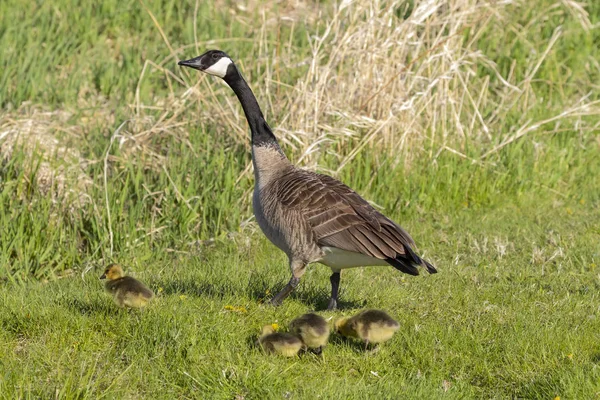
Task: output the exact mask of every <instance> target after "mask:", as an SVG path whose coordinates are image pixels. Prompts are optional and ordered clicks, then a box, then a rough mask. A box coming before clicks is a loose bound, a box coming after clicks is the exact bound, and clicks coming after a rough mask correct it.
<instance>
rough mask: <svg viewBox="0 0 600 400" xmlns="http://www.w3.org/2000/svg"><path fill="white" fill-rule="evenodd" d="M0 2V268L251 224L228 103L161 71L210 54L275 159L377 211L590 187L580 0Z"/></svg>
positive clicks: (591, 132) (591, 123)
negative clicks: (240, 93) (2, 52)
mask: <svg viewBox="0 0 600 400" xmlns="http://www.w3.org/2000/svg"><path fill="white" fill-rule="evenodd" d="M0 11H1V12H0V15H1V16H0V18H1V19H2V20H1V23H0V26H2V27H4V28H3V29H4V30H3V32H4V35H2V36H0V46H1V47H2V48H4V49H6V51H7V52H8V54H14V57H13V58H11V59H10V61H9V59H8V58H5V59H3V61H2V63H3V70H2V71H3V72H2V74H3V75H2V80H0V88H1V90H0V103H1V104H3V105H4V112H3V116H2V119H1V121H0V127H1V129H0V138H1V140H2V143H0V145H1V146H2V153H3V154H4V159H5V162H4V164H3V168H2V172H1V177H2V180H1V182H0V190H1V192H2V194H3V198H4V201H3V209H2V213H1V214H2V216H3V217H2V221H1V222H2V223H1V225H2V229H3V232H2V233H3V238H5V239H3V240H2V245H3V250H4V251H3V252H2V254H1V255H0V257H2V259H3V262H2V264H3V266H4V268H3V272H2V276H3V277H5V278H7V277H9V276H10V277H15V276H18V277H19V278H18V279H23V278H26V277H28V276H32V275H33V276H36V277H47V276H51V275H52V274H53V271H56V272H58V271H61V270H65V269H67V270H70V269H71V268H68V267H67V266H68V265H71V266H73V265H75V266H76V269H80V268H81V269H85V268H87V267H86V265H88V263H92V264H94V263H96V262H99V261H101V260H105V259H109V258H111V257H113V256H115V255H119V254H123V252H133V253H139V252H143V249H146V250H151V249H161V250H162V251H169V252H172V251H189V250H190V249H191V248H194V246H196V244H197V243H201V242H203V241H204V240H207V239H210V238H212V237H214V236H223V235H225V234H227V232H234V231H238V230H240V229H250V230H251V231H253V230H255V227H254V226H253V225H252V224H247V223H246V222H247V221H249V218H250V215H251V213H250V210H249V202H250V191H251V185H252V178H251V164H250V160H249V157H248V155H247V149H248V132H247V126H246V122H245V120H244V118H243V114H242V113H241V109H240V107H239V106H238V104H237V102H236V99H235V97H233V96H232V94H231V92H230V90H229V88H227V87H226V85H224V84H223V83H222V82H220V81H218V80H215V79H213V78H212V77H207V76H204V75H201V74H197V73H194V72H193V71H187V70H183V69H180V68H178V67H177V66H176V61H177V60H178V59H182V58H187V57H191V56H194V55H196V54H197V53H200V52H202V51H204V50H205V49H206V48H211V47H212V48H214V47H219V48H222V49H224V50H226V51H228V52H229V53H230V55H231V56H232V57H233V58H234V59H235V60H236V61H237V63H238V65H239V67H240V68H241V70H242V71H243V73H244V75H245V76H246V78H248V80H249V81H250V84H251V86H252V87H253V89H254V91H255V92H256V94H257V96H258V98H259V102H260V103H261V105H262V106H263V109H264V111H265V113H266V115H267V119H268V120H269V122H270V123H271V125H272V126H273V127H274V128H275V132H276V134H277V136H278V137H279V138H280V139H281V141H282V143H283V145H284V147H285V149H286V152H287V153H288V154H289V155H290V156H291V158H292V159H293V160H294V162H296V163H298V164H299V165H301V166H304V167H307V168H312V169H318V170H321V171H325V172H329V173H331V174H333V175H335V176H337V177H339V178H341V179H343V180H344V181H345V182H346V183H348V184H350V185H351V186H353V187H355V188H356V189H357V190H359V191H360V192H361V193H363V194H365V195H366V197H367V198H369V199H372V200H374V201H376V202H377V203H378V204H379V205H381V206H383V207H385V208H386V212H388V213H390V214H391V215H394V214H396V213H397V214H401V216H402V217H403V218H411V215H414V213H415V212H416V211H417V210H427V209H436V210H444V209H449V210H454V209H459V208H460V207H462V206H463V205H464V204H471V205H473V204H480V205H482V206H485V205H487V206H490V205H493V204H495V203H496V202H497V201H498V193H507V194H509V195H510V196H514V195H516V194H519V193H526V192H529V191H534V192H537V191H541V192H543V193H548V194H552V196H559V197H561V196H564V197H566V198H571V197H575V198H577V199H579V198H586V199H595V198H596V197H597V195H596V194H594V193H596V192H595V191H593V190H592V191H583V192H578V190H577V189H576V188H574V187H572V186H569V185H565V182H567V181H571V182H577V183H578V184H580V185H582V184H583V185H585V184H589V182H591V175H588V174H587V172H586V171H588V170H589V171H592V170H593V168H595V166H596V164H595V162H594V161H590V160H591V159H592V158H593V157H591V154H593V153H594V152H595V151H597V147H598V143H597V141H596V139H595V137H596V134H597V131H598V126H599V125H598V124H599V123H598V114H599V108H598V100H599V98H598V90H597V89H598V87H597V83H596V82H597V81H598V79H597V78H598V77H599V69H598V64H597V61H595V60H597V59H598V56H600V54H599V51H598V48H597V46H595V45H594V43H595V42H596V41H597V40H598V32H597V29H596V26H597V23H598V15H599V13H600V10H599V9H598V6H597V5H595V4H586V5H585V6H581V5H579V4H578V3H574V2H570V1H562V2H553V1H550V0H540V1H537V2H511V1H507V2H485V1H463V0H450V1H445V2H435V1H416V2H399V1H375V0H374V1H369V2H352V1H342V2H339V3H325V4H319V5H314V4H312V3H310V2H293V3H292V2H289V3H286V2H283V3H280V2H270V1H268V2H260V3H257V2H248V3H247V4H239V3H236V4H233V3H228V2H217V3H204V2H170V1H163V2H161V3H144V2H134V1H131V2H126V3H122V2H110V1H109V2H104V3H103V4H102V6H101V7H100V8H98V9H95V8H94V7H91V6H88V5H84V4H79V3H78V2H75V1H73V2H67V1H65V2H60V3H57V4H55V5H50V4H46V3H44V4H31V9H30V10H29V11H28V12H29V13H28V14H24V12H25V11H24V9H22V8H20V7H17V6H16V4H15V3H13V2H10V1H9V2H4V3H2V5H0ZM99 15H102V16H103V17H102V18H100V17H99ZM515 16H518V17H515ZM19 18H21V19H24V23H23V24H19V25H11V24H8V21H10V20H16V19H19ZM67 22H69V23H67ZM42 28H44V29H42ZM250 37H252V39H249V38H250ZM575 47H576V48H577V49H578V50H577V52H574V51H573V50H572V49H573V48H575ZM17 48H19V49H22V50H23V51H19V52H17V51H16V49H17ZM34 50H35V51H34ZM25 100H27V102H25V103H23V102H24V101H25ZM20 103H23V104H22V105H20V106H19V104H20ZM42 104H44V105H43V106H42ZM14 149H17V151H14ZM19 154H20V155H19ZM586 168H587V169H586ZM215 171H217V172H218V173H216V172H215ZM374 171H379V174H375V173H374ZM16 182H19V183H16ZM24 185H25V186H24ZM22 187H25V188H26V189H20V188H22ZM556 193H558V194H556ZM32 211H33V213H32ZM38 215H40V218H38V217H37V216H38ZM46 220H48V221H49V222H46ZM48 224H50V225H48ZM49 226H51V227H52V228H49ZM240 227H243V228H240ZM48 233H49V234H48ZM46 234H48V235H47V236H46ZM38 243H43V244H44V245H45V246H46V250H43V249H42V248H40V247H39V244H38ZM65 243H68V245H65ZM190 246H191V247H190ZM42 247H44V246H42ZM17 249H18V250H17Z"/></svg>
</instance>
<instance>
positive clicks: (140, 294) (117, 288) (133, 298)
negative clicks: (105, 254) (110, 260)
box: [100, 264, 154, 308]
mask: <svg viewBox="0 0 600 400" xmlns="http://www.w3.org/2000/svg"><path fill="white" fill-rule="evenodd" d="M100 279H107V281H106V284H105V285H104V287H105V288H106V291H107V292H108V293H110V294H111V295H113V299H114V301H115V303H116V304H117V305H118V306H119V307H129V308H141V307H144V306H145V305H146V304H147V303H148V301H150V299H151V298H152V297H154V293H153V292H152V290H150V289H148V288H147V287H146V286H145V285H144V284H143V283H142V282H140V281H138V280H137V279H135V278H132V277H131V276H126V275H125V274H124V273H123V268H121V266H120V265H118V264H110V265H109V266H108V267H106V269H105V270H104V274H102V276H101V277H100Z"/></svg>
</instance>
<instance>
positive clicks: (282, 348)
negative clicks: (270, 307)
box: [256, 325, 303, 357]
mask: <svg viewBox="0 0 600 400" xmlns="http://www.w3.org/2000/svg"><path fill="white" fill-rule="evenodd" d="M256 343H257V344H258V345H259V346H260V347H261V348H262V349H263V351H264V352H265V353H268V354H281V355H282V356H285V357H294V356H296V355H298V352H299V351H300V349H301V348H302V347H303V343H302V341H301V340H300V339H299V338H297V337H296V336H294V335H292V334H289V333H281V332H275V329H273V326H272V325H265V326H264V327H263V328H262V331H261V334H260V336H259V338H258V340H257V342H256Z"/></svg>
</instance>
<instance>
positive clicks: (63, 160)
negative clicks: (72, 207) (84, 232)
mask: <svg viewBox="0 0 600 400" xmlns="http://www.w3.org/2000/svg"><path fill="white" fill-rule="evenodd" d="M72 117H73V113H71V112H68V111H65V110H54V111H49V110H45V109H43V108H41V107H39V106H32V105H31V104H28V103H24V104H22V105H21V107H20V108H19V109H18V110H16V111H15V112H6V113H4V114H3V115H1V116H0V159H1V160H2V161H3V162H6V161H7V160H9V159H10V158H11V157H12V156H13V154H14V152H15V150H16V149H22V151H23V152H24V153H25V155H26V157H27V158H28V159H29V160H30V162H27V163H25V164H24V165H23V168H24V169H25V170H24V172H25V173H24V176H25V178H26V179H27V178H29V177H30V176H34V174H33V172H34V171H32V169H34V168H35V169H37V172H36V173H35V182H30V183H32V184H33V183H35V186H36V188H37V189H38V190H39V191H40V193H41V194H42V195H43V196H49V197H50V198H51V199H52V200H53V201H54V202H59V201H63V200H67V203H72V202H78V203H80V204H82V203H87V202H88V200H89V197H88V196H87V195H86V194H85V192H86V191H87V189H88V188H89V186H90V185H91V184H92V180H91V178H90V177H89V176H88V175H87V174H86V173H85V166H86V164H87V160H85V159H84V158H83V157H82V156H81V154H80V153H79V151H78V150H77V148H76V147H74V146H71V145H69V143H72V142H73V141H76V140H77V139H78V138H79V137H80V136H81V134H82V125H81V124H80V123H77V122H74V121H72V120H71V119H72ZM83 123H85V121H83ZM37 157H39V159H38V158H37ZM37 160H39V165H38V162H37Z"/></svg>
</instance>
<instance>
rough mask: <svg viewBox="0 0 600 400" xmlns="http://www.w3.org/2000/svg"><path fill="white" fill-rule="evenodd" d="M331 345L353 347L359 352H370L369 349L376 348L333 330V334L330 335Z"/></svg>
mask: <svg viewBox="0 0 600 400" xmlns="http://www.w3.org/2000/svg"><path fill="white" fill-rule="evenodd" d="M330 345H333V346H346V347H349V348H351V349H352V350H354V351H355V352H357V353H368V352H369V351H371V350H372V349H373V348H374V347H373V346H369V347H366V346H365V344H364V343H363V342H360V341H358V340H354V339H350V338H347V337H344V336H342V335H339V334H337V333H335V332H332V333H331V336H329V343H328V346H330Z"/></svg>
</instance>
